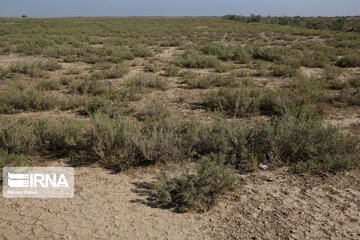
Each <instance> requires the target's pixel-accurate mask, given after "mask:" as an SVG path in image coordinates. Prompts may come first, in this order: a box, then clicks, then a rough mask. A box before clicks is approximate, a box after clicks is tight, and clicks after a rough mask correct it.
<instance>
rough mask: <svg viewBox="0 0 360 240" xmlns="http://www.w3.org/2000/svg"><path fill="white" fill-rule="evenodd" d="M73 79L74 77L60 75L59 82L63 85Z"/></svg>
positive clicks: (66, 84)
mask: <svg viewBox="0 0 360 240" xmlns="http://www.w3.org/2000/svg"><path fill="white" fill-rule="evenodd" d="M74 81H75V78H73V77H61V78H60V83H61V84H62V85H64V86H69V85H71V83H72V82H74Z"/></svg>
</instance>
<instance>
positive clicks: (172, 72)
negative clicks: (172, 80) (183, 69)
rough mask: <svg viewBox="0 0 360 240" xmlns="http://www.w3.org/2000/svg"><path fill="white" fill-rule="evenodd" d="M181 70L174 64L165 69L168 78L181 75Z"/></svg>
mask: <svg viewBox="0 0 360 240" xmlns="http://www.w3.org/2000/svg"><path fill="white" fill-rule="evenodd" d="M179 71H180V68H179V67H178V66H176V65H174V64H170V65H168V66H167V67H165V75H166V76H168V77H176V76H177V75H178V74H179Z"/></svg>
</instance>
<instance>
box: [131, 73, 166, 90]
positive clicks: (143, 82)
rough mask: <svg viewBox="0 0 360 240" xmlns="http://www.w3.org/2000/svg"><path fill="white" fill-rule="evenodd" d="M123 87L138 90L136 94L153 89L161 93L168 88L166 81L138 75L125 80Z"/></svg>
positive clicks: (156, 77) (148, 75)
mask: <svg viewBox="0 0 360 240" xmlns="http://www.w3.org/2000/svg"><path fill="white" fill-rule="evenodd" d="M124 86H125V87H127V88H135V89H138V92H142V91H144V90H145V89H147V88H155V89H160V90H163V91H164V90H166V89H168V88H169V84H168V82H167V81H166V79H164V78H161V77H158V76H154V75H151V74H138V75H136V76H134V77H132V78H129V79H127V80H126V81H125V82H124Z"/></svg>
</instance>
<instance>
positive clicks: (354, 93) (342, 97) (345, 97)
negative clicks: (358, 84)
mask: <svg viewBox="0 0 360 240" xmlns="http://www.w3.org/2000/svg"><path fill="white" fill-rule="evenodd" d="M334 100H335V101H338V102H342V103H347V104H348V105H349V106H360V89H356V90H351V89H344V90H342V91H341V92H340V94H339V95H337V96H335V97H334Z"/></svg>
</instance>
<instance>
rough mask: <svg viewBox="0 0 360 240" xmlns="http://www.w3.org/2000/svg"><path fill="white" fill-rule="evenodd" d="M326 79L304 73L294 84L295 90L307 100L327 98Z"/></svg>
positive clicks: (313, 100)
mask: <svg viewBox="0 0 360 240" xmlns="http://www.w3.org/2000/svg"><path fill="white" fill-rule="evenodd" d="M325 84H326V79H324V78H313V77H311V78H308V77H306V76H304V75H298V77H297V79H296V81H295V84H294V86H293V88H294V92H295V93H296V94H297V95H298V96H301V97H302V98H303V99H304V101H305V102H307V103H312V102H320V101H323V100H326V94H325V92H324V87H325Z"/></svg>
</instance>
